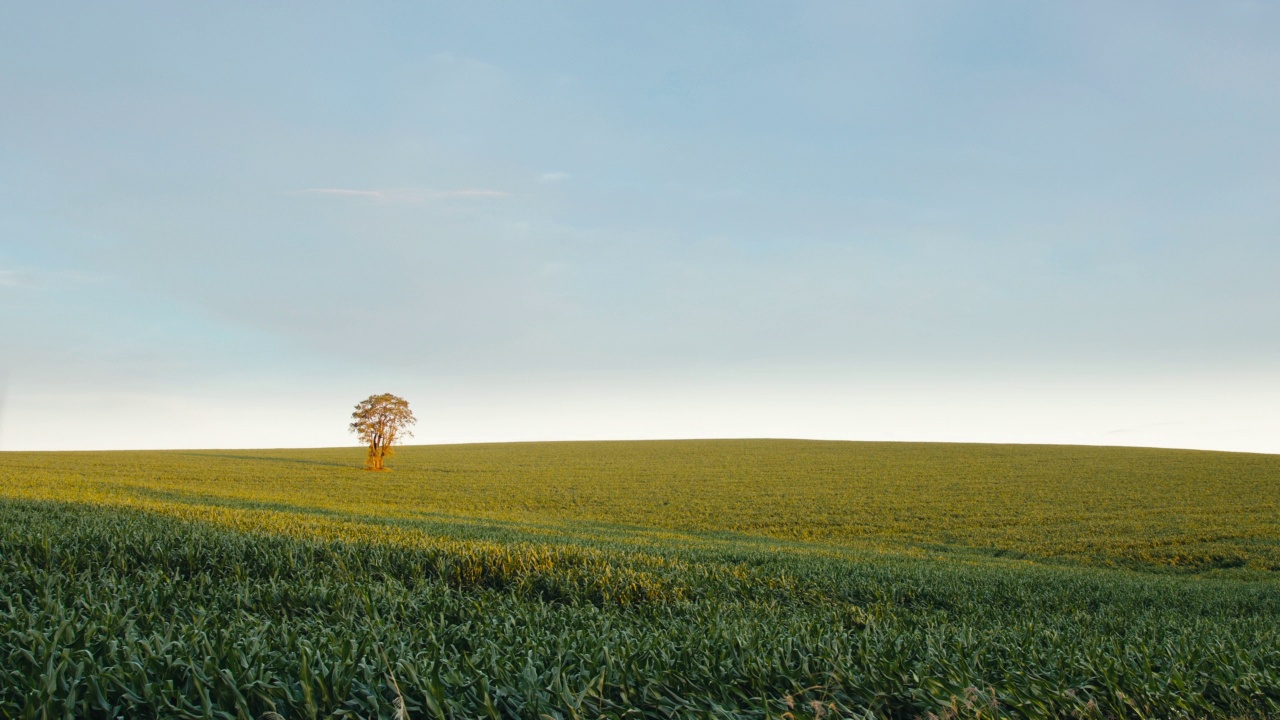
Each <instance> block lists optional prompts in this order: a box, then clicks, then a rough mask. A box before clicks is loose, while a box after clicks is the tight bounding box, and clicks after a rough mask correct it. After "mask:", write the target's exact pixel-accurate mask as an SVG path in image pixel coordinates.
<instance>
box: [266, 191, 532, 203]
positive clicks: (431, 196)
mask: <svg viewBox="0 0 1280 720" xmlns="http://www.w3.org/2000/svg"><path fill="white" fill-rule="evenodd" d="M291 194H293V195H322V196H328V197H343V198H356V199H366V200H374V201H377V202H386V203H420V202H425V201H427V200H440V199H448V198H504V197H510V196H511V193H509V192H505V191H502V190H490V189H487V188H466V189H462V190H429V189H425V188H400V189H390V190H360V189H356V188H308V189H306V190H298V191H296V192H294V193H291Z"/></svg>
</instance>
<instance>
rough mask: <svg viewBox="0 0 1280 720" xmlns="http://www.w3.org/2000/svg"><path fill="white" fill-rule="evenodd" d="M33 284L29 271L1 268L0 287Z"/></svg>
mask: <svg viewBox="0 0 1280 720" xmlns="http://www.w3.org/2000/svg"><path fill="white" fill-rule="evenodd" d="M30 284H31V276H30V274H28V273H24V272H19V271H17V270H0V287H22V286H24V285H30Z"/></svg>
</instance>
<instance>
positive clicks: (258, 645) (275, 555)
mask: <svg viewBox="0 0 1280 720" xmlns="http://www.w3.org/2000/svg"><path fill="white" fill-rule="evenodd" d="M361 461H362V457H361V453H360V450H359V449H354V448H352V449H329V450H276V451H186V452H179V451H167V452H111V453H106V452H104V453H12V452H11V453H0V479H2V480H0V587H2V588H3V594H2V595H0V602H2V603H3V604H0V636H2V637H3V638H4V640H3V644H2V645H0V717H104V718H106V717H117V716H123V717H244V718H248V717H253V718H257V717H260V716H261V715H262V714H263V713H265V712H267V711H274V712H277V713H279V714H281V715H282V716H284V717H286V718H313V717H334V716H344V715H345V716H352V717H368V716H384V717H391V716H393V715H394V714H395V713H396V708H397V704H400V705H402V706H403V707H404V708H405V709H406V710H407V712H408V714H409V716H410V717H447V718H469V717H529V718H537V717H543V716H546V717H552V718H557V717H562V718H588V717H602V716H603V717H663V718H667V717H761V718H764V717H775V718H782V717H785V716H787V714H788V713H789V714H790V717H793V718H795V717H815V716H823V717H895V718H897V717H901V718H910V717H927V716H929V714H933V715H935V716H937V717H948V716H950V717H997V716H999V717H1006V716H1008V717H1097V718H1102V717H1280V456H1270V455H1249V454H1232V453H1211V452H1192V451H1175V450H1151V449H1134V448H1086V447H1067V446H997V445H953V444H907V443H839V442H803V441H768V440H750V441H680V442H614V443H528V444H502V445H465V446H432V447H411V448H405V449H403V450H401V451H400V452H399V454H398V455H397V456H396V457H395V458H393V459H392V460H391V462H390V465H391V467H393V468H394V470H393V472H389V473H367V472H363V471H361V470H360V467H361Z"/></svg>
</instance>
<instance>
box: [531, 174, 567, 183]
mask: <svg viewBox="0 0 1280 720" xmlns="http://www.w3.org/2000/svg"><path fill="white" fill-rule="evenodd" d="M568 179H569V173H567V172H544V173H542V174H541V175H539V176H538V182H543V183H552V182H560V181H561V180H568Z"/></svg>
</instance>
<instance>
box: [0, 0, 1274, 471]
mask: <svg viewBox="0 0 1280 720" xmlns="http://www.w3.org/2000/svg"><path fill="white" fill-rule="evenodd" d="M1277 88H1280V4H1276V3H1265V2H1218V3H1192V2H1132V3H1104V2H1092V3H1091V2H1070V3H1066V2H1063V3H1034V4H1032V3H1015V2H973V3H954V2H919V3H897V2H894V3H889V2H814V3H776V2H775V3H745V2H722V3H643V4H627V5H624V4H611V3H587V2H575V3H558V2H547V3H532V4H498V3H476V2H469V3H461V2H460V3H308V4H301V3H298V4H292V3H270V4H267V3H232V2H228V3H215V4H203V5H201V4H194V3H188V4H182V3H159V2H155V3H131V2H126V3H111V4H105V3H88V2H82V3H66V4H51V3H7V4H4V5H2V6H0V450H18V449H99V448H166V447H286V446H327V445H342V444H352V442H353V441H352V438H351V437H350V436H349V435H348V434H347V433H346V423H347V421H348V417H347V416H348V414H349V413H350V409H351V406H352V405H354V403H355V402H356V401H358V400H359V399H361V398H363V397H365V396H367V395H369V394H371V393H375V392H394V393H396V394H399V395H403V396H404V397H406V398H408V399H409V400H410V402H411V404H412V405H413V407H414V408H415V410H416V411H417V413H418V415H419V418H420V420H421V422H420V424H419V427H418V430H417V435H416V441H417V442H479V441H491V440H542V439H597V438H658V437H742V436H750V437H812V438H831V439H854V440H857V439H866V440H880V439H888V440H955V441H975V442H1049V443H1087V444H1114V445H1152V446H1169V447H1190V448H1206V449H1230V450H1245V451H1253V452H1271V453H1280V320H1278V318H1280V282H1278V281H1277V278H1280V133H1278V132H1277V131H1276V128H1277V126H1280V90H1277Z"/></svg>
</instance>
